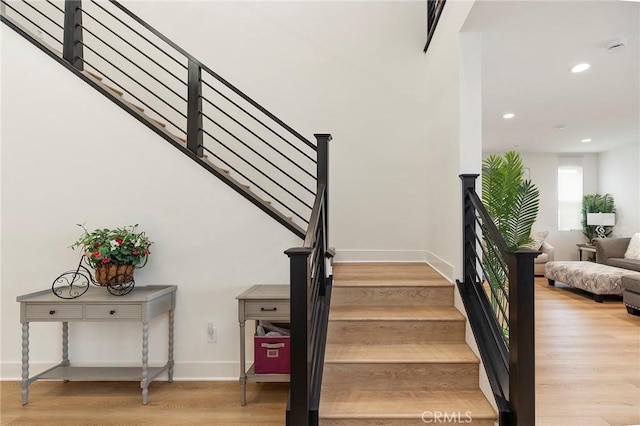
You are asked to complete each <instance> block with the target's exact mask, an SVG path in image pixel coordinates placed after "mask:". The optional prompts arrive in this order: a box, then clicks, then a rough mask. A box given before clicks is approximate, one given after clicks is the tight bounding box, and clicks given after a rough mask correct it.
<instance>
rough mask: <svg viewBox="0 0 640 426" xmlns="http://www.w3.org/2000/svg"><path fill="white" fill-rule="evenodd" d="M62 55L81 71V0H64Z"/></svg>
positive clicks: (82, 55)
mask: <svg viewBox="0 0 640 426" xmlns="http://www.w3.org/2000/svg"><path fill="white" fill-rule="evenodd" d="M62 57H63V58H64V59H66V60H67V61H68V62H69V63H70V64H71V65H72V66H73V67H74V68H76V69H79V70H80V71H82V70H83V69H84V65H83V64H84V63H83V61H82V58H83V57H84V54H83V46H82V2H81V0H66V1H65V2H64V37H63V44H62Z"/></svg>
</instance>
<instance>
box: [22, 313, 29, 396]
mask: <svg viewBox="0 0 640 426" xmlns="http://www.w3.org/2000/svg"><path fill="white" fill-rule="evenodd" d="M28 400H29V323H28V322H24V323H22V405H27V401H28Z"/></svg>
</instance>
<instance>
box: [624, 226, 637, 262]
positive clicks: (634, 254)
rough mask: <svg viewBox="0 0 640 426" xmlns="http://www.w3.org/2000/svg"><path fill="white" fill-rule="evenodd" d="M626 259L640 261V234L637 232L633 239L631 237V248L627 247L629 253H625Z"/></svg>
mask: <svg viewBox="0 0 640 426" xmlns="http://www.w3.org/2000/svg"><path fill="white" fill-rule="evenodd" d="M624 258H625V259H635V260H640V232H636V233H635V234H633V237H631V241H629V247H627V251H626V252H625V253H624Z"/></svg>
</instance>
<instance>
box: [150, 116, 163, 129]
mask: <svg viewBox="0 0 640 426" xmlns="http://www.w3.org/2000/svg"><path fill="white" fill-rule="evenodd" d="M147 119H148V120H149V121H151V122H153V123H154V124H155V125H156V126H160V127H162V128H163V129H164V128H166V127H167V123H164V122H162V121H160V120H156V119H155V118H153V117H149V116H148V115H147Z"/></svg>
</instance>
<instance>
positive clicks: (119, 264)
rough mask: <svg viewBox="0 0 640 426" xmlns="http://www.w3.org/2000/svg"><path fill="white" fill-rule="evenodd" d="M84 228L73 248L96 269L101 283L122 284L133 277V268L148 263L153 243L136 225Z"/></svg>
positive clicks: (98, 280) (82, 226) (97, 278)
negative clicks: (78, 249) (91, 230)
mask: <svg viewBox="0 0 640 426" xmlns="http://www.w3.org/2000/svg"><path fill="white" fill-rule="evenodd" d="M78 226H80V227H81V228H82V230H83V231H84V232H83V234H82V235H81V236H80V238H78V240H77V241H76V242H74V243H73V245H72V246H71V248H72V249H74V250H75V249H76V248H80V249H81V250H82V252H83V255H84V259H85V262H87V264H88V265H89V266H91V267H92V268H94V269H95V278H96V282H98V283H99V284H102V285H108V284H121V283H126V282H130V281H132V280H133V270H134V268H136V267H138V268H142V267H143V266H144V265H146V263H147V259H148V258H149V255H150V254H151V252H150V251H149V248H150V246H151V244H153V243H152V242H151V241H150V240H149V238H148V237H147V235H146V234H145V233H144V231H143V232H139V231H138V230H137V227H138V225H137V224H136V225H129V226H123V227H121V228H115V229H108V228H104V229H96V230H94V231H93V232H89V231H87V229H86V228H85V227H84V225H78Z"/></svg>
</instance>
